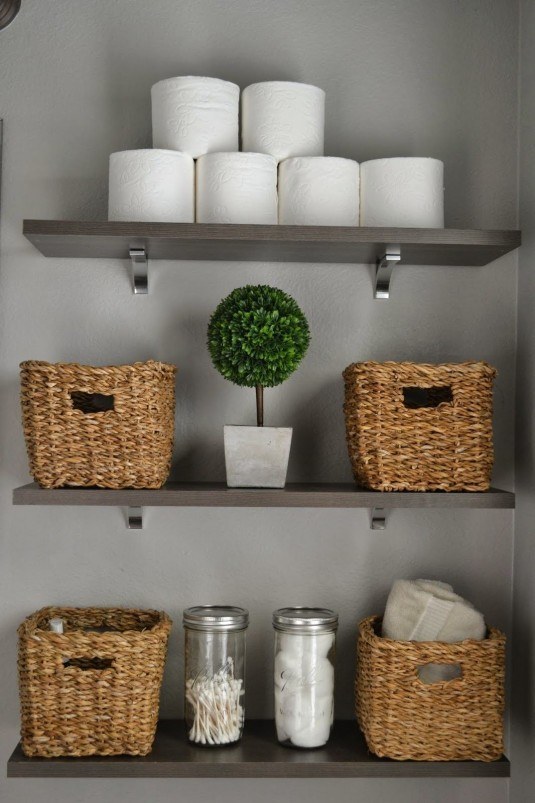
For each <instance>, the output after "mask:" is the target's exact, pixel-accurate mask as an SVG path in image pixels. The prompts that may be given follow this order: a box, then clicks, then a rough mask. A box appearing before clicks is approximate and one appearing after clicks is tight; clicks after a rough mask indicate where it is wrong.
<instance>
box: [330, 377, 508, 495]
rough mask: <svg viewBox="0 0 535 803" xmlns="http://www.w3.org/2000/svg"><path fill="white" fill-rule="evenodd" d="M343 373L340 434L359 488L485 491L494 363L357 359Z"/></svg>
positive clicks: (489, 463)
mask: <svg viewBox="0 0 535 803" xmlns="http://www.w3.org/2000/svg"><path fill="white" fill-rule="evenodd" d="M343 376H344V381H345V404H344V413H345V420H346V439H347V446H348V451H349V458H350V460H351V465H352V468H353V474H354V476H355V480H356V482H357V484H358V485H360V486H362V487H364V488H370V489H372V490H375V491H485V490H488V488H489V486H490V477H491V472H492V465H493V461H494V452H493V445H492V386H493V381H494V377H495V376H496V370H495V369H494V368H492V367H491V366H490V365H487V363H484V362H465V363H459V364H445V365H426V364H416V363H409V362H385V363H377V362H361V363H354V364H353V365H350V366H348V367H347V368H346V370H345V371H344V374H343Z"/></svg>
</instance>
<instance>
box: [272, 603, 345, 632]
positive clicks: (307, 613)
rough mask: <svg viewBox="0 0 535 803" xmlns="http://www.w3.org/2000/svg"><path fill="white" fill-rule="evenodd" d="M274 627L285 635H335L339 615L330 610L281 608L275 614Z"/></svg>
mask: <svg viewBox="0 0 535 803" xmlns="http://www.w3.org/2000/svg"><path fill="white" fill-rule="evenodd" d="M273 627H274V628H275V630H282V631H284V632H285V633H304V634H306V633H333V632H334V631H335V630H336V629H337V627H338V614H337V613H336V612H335V611H331V610H330V609H329V608H305V607H297V608H279V610H278V611H274V612H273Z"/></svg>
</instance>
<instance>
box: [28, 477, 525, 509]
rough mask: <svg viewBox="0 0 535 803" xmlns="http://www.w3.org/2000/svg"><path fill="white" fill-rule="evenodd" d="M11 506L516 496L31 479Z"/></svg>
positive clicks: (345, 504)
mask: <svg viewBox="0 0 535 803" xmlns="http://www.w3.org/2000/svg"><path fill="white" fill-rule="evenodd" d="M13 504H14V505H97V506H98V505H106V506H126V507H331V508H374V507H381V508H429V507H447V508H452V507H455V508H513V507H514V506H515V495H514V493H511V492H510V491H500V490H498V489H497V488H491V489H490V490H489V491H482V492H475V493H470V492H460V493H442V492H440V491H437V492H432V493H413V492H411V491H403V492H397V491H393V492H391V493H380V492H378V491H365V490H361V489H359V488H357V487H356V486H355V485H353V484H352V483H340V484H332V483H289V484H288V485H286V487H285V488H228V487H227V485H226V484H225V483H224V482H214V483H210V482H192V483H182V482H169V483H167V484H166V485H164V487H163V488H160V489H159V490H152V491H151V490H134V489H129V488H127V489H125V490H119V491H113V490H108V489H106V488H40V487H39V485H37V483H35V482H31V483H29V484H28V485H22V486H20V488H15V490H14V491H13Z"/></svg>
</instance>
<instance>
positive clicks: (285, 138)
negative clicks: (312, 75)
mask: <svg viewBox="0 0 535 803" xmlns="http://www.w3.org/2000/svg"><path fill="white" fill-rule="evenodd" d="M324 125H325V92H324V91H323V89H319V88H318V87H317V86H310V85H309V84H297V83H292V82H291V81H265V82H263V83H260V84H251V86H248V87H247V88H246V89H244V91H243V93H242V150H244V151H256V152H258V153H269V154H271V155H272V156H274V157H275V158H276V159H277V160H279V161H280V160H281V159H287V158H288V157H289V156H321V155H323V135H324Z"/></svg>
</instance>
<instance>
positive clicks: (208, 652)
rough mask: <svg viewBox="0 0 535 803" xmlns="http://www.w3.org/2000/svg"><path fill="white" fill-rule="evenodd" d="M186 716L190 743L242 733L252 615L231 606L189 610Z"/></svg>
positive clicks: (215, 742) (214, 742)
mask: <svg viewBox="0 0 535 803" xmlns="http://www.w3.org/2000/svg"><path fill="white" fill-rule="evenodd" d="M183 624H184V633H185V675H184V681H185V690H184V691H185V701H184V717H185V721H186V731H187V736H188V739H189V740H190V742H194V743H195V744H202V745H222V744H232V743H233V742H237V741H238V740H239V739H240V738H241V735H242V732H243V722H244V693H245V688H244V685H245V632H246V629H247V626H248V624H249V613H248V612H247V611H246V610H245V609H244V608H237V607H234V606H231V605H226V606H221V605H199V606H196V607H193V608H186V610H185V611H184V615H183Z"/></svg>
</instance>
